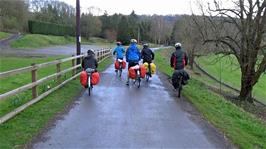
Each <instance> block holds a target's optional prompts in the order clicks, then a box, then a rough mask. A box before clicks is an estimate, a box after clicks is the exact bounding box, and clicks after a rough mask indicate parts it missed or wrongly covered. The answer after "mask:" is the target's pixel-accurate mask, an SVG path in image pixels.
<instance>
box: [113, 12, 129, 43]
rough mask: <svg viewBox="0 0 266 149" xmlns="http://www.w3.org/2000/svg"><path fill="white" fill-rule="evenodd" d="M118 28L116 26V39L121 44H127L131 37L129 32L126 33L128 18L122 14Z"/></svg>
mask: <svg viewBox="0 0 266 149" xmlns="http://www.w3.org/2000/svg"><path fill="white" fill-rule="evenodd" d="M118 26H119V28H118V35H117V40H118V41H121V42H122V43H123V44H129V42H130V39H131V38H132V37H131V36H130V34H129V33H128V30H129V28H128V26H129V24H128V20H127V18H126V16H123V17H122V18H121V20H120V22H119V25H118Z"/></svg>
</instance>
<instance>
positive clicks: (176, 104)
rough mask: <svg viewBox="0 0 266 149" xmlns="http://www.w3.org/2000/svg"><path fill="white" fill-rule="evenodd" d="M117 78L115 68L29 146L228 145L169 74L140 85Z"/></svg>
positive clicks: (177, 146)
mask: <svg viewBox="0 0 266 149" xmlns="http://www.w3.org/2000/svg"><path fill="white" fill-rule="evenodd" d="M125 76H126V73H123V78H122V79H119V78H118V77H116V76H115V73H114V68H113V66H110V67H109V68H108V69H107V70H106V71H104V72H103V73H101V82H100V84H99V85H97V86H95V87H94V88H93V91H92V95H91V96H90V97H89V96H88V93H87V91H84V93H83V94H82V96H81V97H80V98H79V99H78V100H77V101H76V104H75V106H74V107H73V108H72V109H71V110H70V111H69V112H68V113H66V114H65V115H64V116H63V118H61V119H59V120H57V121H55V123H54V125H53V127H51V128H50V129H49V130H48V131H46V132H44V133H43V134H41V135H40V136H39V137H38V138H36V139H35V141H34V143H33V145H32V147H33V148H204V149H205V148H231V147H232V146H231V145H230V144H229V143H227V141H226V140H225V138H224V137H223V135H222V134H220V133H219V132H218V131H217V130H216V129H214V128H213V127H212V126H211V125H210V124H209V123H208V122H206V121H205V120H204V119H203V118H202V116H201V115H200V114H199V113H198V112H197V111H196V110H195V109H194V108H193V107H192V106H191V105H190V104H189V103H188V102H187V101H186V100H185V99H182V98H181V99H178V98H177V97H176V94H175V93H174V92H173V90H172V88H171V86H169V83H168V82H167V78H166V77H165V76H163V75H159V76H158V75H155V76H153V77H152V78H151V81H150V82H149V83H146V82H144V81H142V84H141V87H140V88H139V89H138V88H137V87H136V86H135V85H134V84H132V83H131V84H130V86H129V87H128V86H126V85H125V83H126V79H125Z"/></svg>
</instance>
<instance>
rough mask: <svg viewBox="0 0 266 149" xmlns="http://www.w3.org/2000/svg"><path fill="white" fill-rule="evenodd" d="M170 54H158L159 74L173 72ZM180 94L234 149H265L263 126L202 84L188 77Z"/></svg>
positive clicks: (265, 137) (264, 127) (260, 122)
mask: <svg viewBox="0 0 266 149" xmlns="http://www.w3.org/2000/svg"><path fill="white" fill-rule="evenodd" d="M169 53H171V51H169V50H160V51H157V52H156V64H157V67H158V69H159V70H160V71H161V72H163V73H165V74H167V75H169V76H171V75H172V72H173V70H172V69H171V68H170V67H168V66H169V56H170V55H169ZM183 95H184V96H185V97H186V98H187V99H188V100H189V101H190V102H191V103H192V104H193V105H194V106H195V107H196V108H197V109H198V110H199V111H200V112H201V113H202V114H203V116H204V117H205V118H206V119H207V120H208V121H210V122H211V123H212V124H213V125H214V126H215V127H216V128H218V129H219V130H220V131H222V132H223V133H224V134H225V135H226V136H227V137H228V138H229V139H230V140H231V142H232V143H233V144H235V145H236V146H238V147H240V148H247V149H248V148H266V141H265V140H266V125H265V123H264V122H262V121H260V120H259V119H257V118H256V117H254V116H253V115H252V114H250V113H248V112H245V111H244V110H243V109H241V108H239V107H237V106H236V105H234V104H233V103H231V102H229V101H227V100H225V99H224V98H223V97H221V96H219V95H217V94H216V93H214V92H212V91H210V90H209V89H208V88H207V87H206V86H205V85H204V84H203V83H202V82H200V81H198V80H196V79H194V78H191V80H190V81H189V84H188V85H186V86H185V87H184V90H183Z"/></svg>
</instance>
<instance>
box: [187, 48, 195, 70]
mask: <svg viewBox="0 0 266 149" xmlns="http://www.w3.org/2000/svg"><path fill="white" fill-rule="evenodd" d="M194 51H195V49H194V48H192V50H191V52H189V55H188V65H189V66H190V68H191V69H192V70H193V66H194V59H195V52H194Z"/></svg>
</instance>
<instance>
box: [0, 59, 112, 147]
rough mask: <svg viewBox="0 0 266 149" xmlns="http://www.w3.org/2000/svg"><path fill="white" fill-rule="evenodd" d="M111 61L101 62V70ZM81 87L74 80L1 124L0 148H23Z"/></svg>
mask: <svg viewBox="0 0 266 149" xmlns="http://www.w3.org/2000/svg"><path fill="white" fill-rule="evenodd" d="M109 62H111V59H106V60H105V61H103V62H102V63H100V65H99V70H104V68H106V66H108V65H109V64H110V63H109ZM81 88H82V87H81V85H80V84H79V80H78V79H77V80H73V81H71V82H70V83H68V84H66V85H65V86H64V87H62V88H61V89H59V90H57V91H56V92H54V93H52V94H50V95H49V96H47V97H46V98H44V99H43V100H41V101H40V102H38V103H36V104H35V105H33V106H31V107H29V108H28V109H26V110H25V111H23V112H22V113H21V114H19V115H17V116H16V117H14V118H13V119H11V120H9V121H8V122H6V123H4V124H1V125H0V148H4V149H9V148H23V146H24V145H25V144H26V143H27V142H28V141H29V140H31V139H32V138H33V137H34V136H36V135H37V134H38V133H39V132H40V131H41V130H42V129H43V128H44V127H45V126H46V124H47V123H48V122H49V121H50V120H52V119H53V118H54V116H55V115H56V114H57V113H60V112H61V111H62V110H63V109H64V108H65V107H66V105H69V104H70V103H72V102H73V101H74V100H75V97H76V96H77V95H78V94H79V93H80V91H81ZM66 93H67V94H66Z"/></svg>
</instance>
